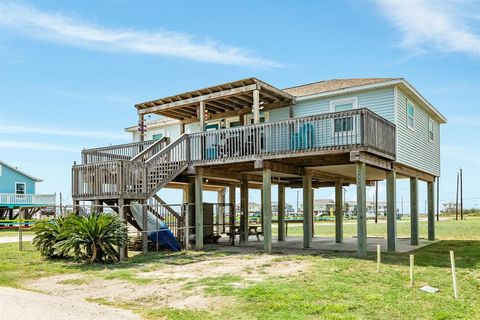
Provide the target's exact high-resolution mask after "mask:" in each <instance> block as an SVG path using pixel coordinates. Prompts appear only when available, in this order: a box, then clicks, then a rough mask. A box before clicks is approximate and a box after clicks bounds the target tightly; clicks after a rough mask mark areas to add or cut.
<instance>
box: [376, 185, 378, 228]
mask: <svg viewBox="0 0 480 320" xmlns="http://www.w3.org/2000/svg"><path fill="white" fill-rule="evenodd" d="M377 222H378V181H375V223H377Z"/></svg>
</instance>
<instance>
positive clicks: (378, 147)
mask: <svg viewBox="0 0 480 320" xmlns="http://www.w3.org/2000/svg"><path fill="white" fill-rule="evenodd" d="M135 108H136V111H137V114H138V117H139V123H140V128H141V130H140V131H139V132H137V133H135V134H134V136H135V140H136V141H135V142H133V143H129V144H125V145H119V146H108V147H104V148H96V149H86V150H83V151H82V163H81V164H76V165H74V166H73V168H72V196H73V198H74V202H75V203H76V204H78V203H79V202H80V201H93V202H94V203H96V204H109V205H112V206H117V207H119V208H127V209H125V210H124V209H121V210H118V211H119V213H120V215H121V216H122V217H123V218H125V219H126V221H128V222H129V223H132V224H133V225H136V226H137V227H139V228H141V226H142V225H145V224H142V223H140V222H139V221H138V219H139V218H138V215H135V214H132V212H131V209H128V206H126V205H127V204H130V203H132V202H135V203H137V202H138V203H140V204H141V203H145V204H148V203H153V202H152V201H157V202H159V201H161V202H163V203H167V204H168V203H169V200H168V199H160V198H159V196H158V194H157V193H158V191H159V190H160V189H162V188H179V189H182V190H184V193H185V197H184V198H185V200H184V203H185V204H188V205H186V208H187V210H184V211H183V212H177V216H176V219H178V221H177V222H176V223H178V225H181V224H182V223H184V224H185V223H188V225H189V227H190V228H188V229H189V234H192V235H193V234H194V235H195V237H194V244H195V247H196V248H197V249H202V247H203V245H204V242H205V241H206V239H209V238H208V236H212V233H214V234H215V235H218V236H224V235H227V234H228V235H230V237H232V235H233V236H235V233H236V232H235V230H238V233H239V243H240V245H247V244H248V242H249V235H250V233H251V228H250V227H249V219H248V203H249V199H248V190H249V188H258V189H261V190H262V204H261V208H262V217H261V234H262V236H263V239H261V242H263V248H264V251H265V252H270V251H271V250H272V241H273V242H274V243H275V245H278V246H281V244H282V242H283V243H285V242H286V241H285V188H301V189H303V240H302V241H300V242H299V247H303V248H310V247H311V246H312V239H313V237H312V230H313V197H312V190H313V189H314V188H322V187H334V188H335V198H336V201H335V225H336V236H335V239H332V240H331V241H332V242H337V243H341V242H342V241H343V240H344V237H343V232H342V230H343V229H342V224H343V221H342V217H343V208H342V205H343V203H344V201H343V199H342V196H343V192H342V187H343V186H345V185H351V184H354V185H356V190H357V191H356V192H357V197H356V198H357V204H356V208H357V209H356V212H357V220H356V223H357V230H358V234H357V247H356V248H357V251H358V255H359V256H360V257H364V256H365V255H366V251H367V230H366V210H367V209H366V206H367V203H366V186H368V185H372V184H374V183H375V181H380V180H386V184H387V231H388V232H387V243H386V245H387V247H388V250H389V251H396V249H397V247H396V244H397V241H398V240H397V236H396V214H397V210H396V187H395V186H396V183H395V182H396V180H397V179H409V181H410V195H411V196H410V199H411V200H410V201H411V203H410V211H411V239H410V243H411V245H417V244H418V242H419V228H418V225H419V220H418V210H419V204H418V184H419V180H420V181H424V182H426V183H427V190H428V239H429V240H433V239H435V225H434V188H435V187H434V183H435V180H436V177H439V176H440V125H441V124H443V123H446V119H445V117H444V116H443V115H442V114H441V113H440V112H439V111H438V110H437V109H436V108H435V107H434V106H433V105H431V104H430V103H429V102H428V101H427V100H426V99H425V98H424V97H423V96H422V95H421V94H420V93H419V92H418V91H417V90H416V89H415V88H414V87H413V86H412V85H410V84H409V83H408V82H407V81H406V80H405V79H403V78H360V79H334V80H327V81H320V82H316V83H310V84H305V85H299V86H296V87H291V88H286V89H278V88H276V87H274V86H272V85H270V84H268V83H266V82H264V81H261V80H259V79H256V78H248V79H243V80H238V81H233V82H229V83H224V84H219V85H214V86H211V87H208V88H204V89H198V90H192V91H189V92H185V93H182V94H178V95H174V96H169V97H165V98H161V99H157V100H153V101H147V102H143V103H139V104H137V105H136V106H135ZM151 114H155V115H160V116H162V118H161V119H159V120H154V121H152V122H151V123H148V131H147V132H145V131H144V130H143V128H144V125H145V119H146V118H145V117H146V116H148V115H151ZM128 130H131V131H136V128H132V129H128ZM272 184H276V185H278V198H277V199H278V219H277V220H278V222H275V223H278V233H277V234H276V235H275V236H274V235H273V234H272V209H271V207H272V206H271V204H272V199H271V197H272V196H271V185H272ZM235 188H240V210H239V212H238V211H235V203H236V199H235V191H234V190H235ZM203 190H215V191H218V192H219V201H218V202H219V203H226V205H225V207H224V208H223V209H221V210H220V209H219V210H217V211H216V212H215V213H214V217H210V218H209V219H207V218H206V217H207V215H211V214H212V213H211V210H209V209H208V208H207V207H206V206H205V204H204V201H203V196H202V194H203V193H202V191H203ZM225 190H229V191H228V194H229V197H228V200H225V194H226V192H225ZM144 208H145V211H148V210H149V208H148V206H144ZM153 211H154V210H153ZM186 221H188V222H186ZM272 239H273V240H272ZM250 241H251V240H250ZM255 241H257V240H255ZM284 241H285V242H284Z"/></svg>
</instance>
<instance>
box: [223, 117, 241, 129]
mask: <svg viewBox="0 0 480 320" xmlns="http://www.w3.org/2000/svg"><path fill="white" fill-rule="evenodd" d="M233 122H240V117H232V118H227V119H225V126H226V127H227V128H230V125H231V123H233Z"/></svg>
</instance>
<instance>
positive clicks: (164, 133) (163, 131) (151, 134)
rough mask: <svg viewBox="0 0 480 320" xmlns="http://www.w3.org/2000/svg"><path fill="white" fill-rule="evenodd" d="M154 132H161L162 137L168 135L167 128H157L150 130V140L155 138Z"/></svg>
mask: <svg viewBox="0 0 480 320" xmlns="http://www.w3.org/2000/svg"><path fill="white" fill-rule="evenodd" d="M154 134H161V135H162V138H165V137H166V130H165V129H161V130H155V131H153V130H152V131H151V132H150V140H153V135H154Z"/></svg>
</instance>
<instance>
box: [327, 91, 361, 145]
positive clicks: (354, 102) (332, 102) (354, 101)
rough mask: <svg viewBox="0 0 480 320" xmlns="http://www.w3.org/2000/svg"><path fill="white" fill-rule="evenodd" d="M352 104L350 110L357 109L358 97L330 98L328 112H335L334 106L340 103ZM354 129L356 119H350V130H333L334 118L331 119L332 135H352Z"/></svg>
mask: <svg viewBox="0 0 480 320" xmlns="http://www.w3.org/2000/svg"><path fill="white" fill-rule="evenodd" d="M348 103H351V104H352V111H353V110H355V109H358V97H351V98H344V99H336V100H330V112H336V111H335V107H336V106H338V105H341V104H348ZM355 130H356V121H355V119H352V130H348V131H340V132H335V119H332V137H333V136H339V135H352V134H353V133H354V132H355Z"/></svg>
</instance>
